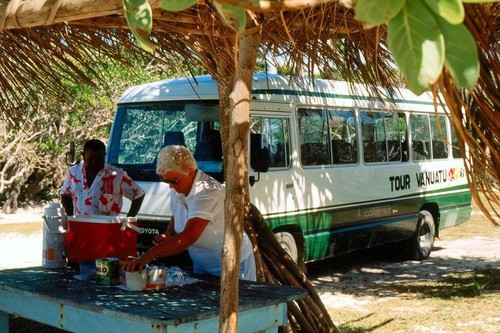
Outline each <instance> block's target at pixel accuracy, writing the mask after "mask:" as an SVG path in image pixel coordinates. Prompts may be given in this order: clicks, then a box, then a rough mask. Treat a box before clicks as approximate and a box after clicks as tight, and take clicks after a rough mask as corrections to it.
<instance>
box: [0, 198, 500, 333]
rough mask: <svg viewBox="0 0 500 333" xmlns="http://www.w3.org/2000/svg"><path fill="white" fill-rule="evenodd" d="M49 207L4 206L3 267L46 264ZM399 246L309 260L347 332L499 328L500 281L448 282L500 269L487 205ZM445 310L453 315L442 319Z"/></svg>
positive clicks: (496, 233)
mask: <svg viewBox="0 0 500 333" xmlns="http://www.w3.org/2000/svg"><path fill="white" fill-rule="evenodd" d="M42 214H43V208H42V207H34V208H31V209H24V210H20V211H19V212H18V213H17V214H14V215H5V214H0V269H8V268H15V267H27V266H38V265H41V251H42V227H43V223H42V220H41V216H42ZM394 252H397V248H393V247H388V248H383V249H371V250H367V251H361V252H357V253H355V254H351V255H347V256H344V257H340V258H335V259H332V260H326V261H322V262H319V263H312V264H309V265H308V269H309V278H310V279H311V281H312V282H313V284H314V285H315V287H316V290H317V291H318V293H319V295H320V297H321V299H322V300H323V302H324V304H325V306H326V308H327V309H328V311H329V313H330V315H331V317H332V319H333V321H334V323H335V324H336V325H337V327H339V328H340V329H341V332H346V333H347V332H438V333H448V332H450V333H451V332H464V333H465V332H500V290H499V289H500V281H494V283H492V285H493V287H492V286H491V285H490V286H489V287H488V288H484V290H482V289H481V290H482V291H483V293H482V295H480V297H476V298H474V297H472V298H470V299H464V298H457V297H454V295H453V292H454V291H453V290H452V289H453V288H454V287H453V285H449V284H446V283H443V282H442V281H447V280H449V279H450V278H453V277H456V276H463V275H464V274H473V273H474V272H477V271H481V270H485V269H486V270H499V269H500V228H498V227H494V226H493V225H492V224H491V223H490V222H488V221H487V220H486V219H485V218H484V216H482V214H481V213H480V212H478V211H474V212H473V218H472V219H471V220H470V221H468V222H467V223H465V224H463V225H461V226H458V227H453V228H450V229H447V230H444V231H443V232H442V234H441V239H437V240H436V242H435V245H434V249H433V252H432V253H431V256H430V258H429V259H427V260H425V261H422V262H419V261H401V259H398V258H397V256H395V255H394ZM472 278H473V277H472ZM462 282H464V281H462ZM426 283H430V284H431V287H428V288H423V286H425V285H426ZM490 287H492V288H490ZM436 288H437V289H438V290H440V291H437V290H436ZM431 289H432V290H431ZM447 293H448V296H449V297H447V296H443V295H447ZM475 306H479V307H480V309H479V310H477V311H476V310H474V309H473V308H474V307H475ZM457 307H458V309H457ZM441 311H443V313H449V315H448V317H445V318H442V320H441V321H439V320H438V319H436V316H440V317H442V316H443V315H442V314H441ZM456 311H458V312H462V313H461V314H458V315H455V314H454V312H456ZM26 332H29V330H28V331H26Z"/></svg>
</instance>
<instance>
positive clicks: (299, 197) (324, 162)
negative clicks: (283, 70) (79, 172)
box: [107, 75, 471, 262]
mask: <svg viewBox="0 0 500 333" xmlns="http://www.w3.org/2000/svg"><path fill="white" fill-rule="evenodd" d="M378 93H379V94H381V95H384V96H385V97H383V98H377V97H374V96H373V94H369V93H368V91H367V90H366V87H364V86H361V85H351V84H348V83H345V82H338V81H328V80H319V79H316V80H313V81H310V80H306V79H301V80H294V81H290V80H289V78H287V77H282V76H278V75H255V76H254V81H253V85H252V102H251V105H250V132H251V133H250V136H249V138H248V140H249V147H250V153H249V156H250V158H249V159H250V161H249V163H250V166H251V170H250V175H251V176H250V179H249V181H250V184H251V187H250V196H251V201H252V203H253V204H254V205H255V206H256V207H257V208H258V209H259V210H260V212H261V213H262V215H263V216H264V218H265V219H266V223H267V224H268V225H269V227H270V228H271V229H272V230H273V231H274V233H275V234H276V236H277V237H278V239H279V240H280V242H281V244H282V245H283V247H284V248H286V249H287V251H288V252H289V253H290V254H291V255H292V256H293V257H294V259H295V260H304V261H306V262H308V261H313V260H318V259H323V258H327V257H332V256H337V255H340V254H345V253H348V252H351V251H355V250H358V249H364V248H369V247H373V246H377V245H381V244H386V243H392V242H399V243H400V244H401V246H403V247H404V249H405V250H407V251H408V252H407V253H408V255H409V257H411V258H414V259H419V260H421V259H425V258H427V257H428V256H429V254H430V251H431V249H432V245H433V243H434V239H435V237H436V235H437V233H438V232H439V230H441V229H443V228H447V227H450V226H453V225H456V224H460V223H463V222H465V221H466V220H467V219H468V218H469V217H470V213H471V195H470V191H469V187H468V184H467V179H466V175H465V169H464V166H463V161H462V158H461V155H460V151H459V150H458V149H456V147H457V143H456V136H455V133H454V131H453V127H452V126H450V122H449V120H448V118H447V116H446V114H445V113H444V112H443V110H442V109H439V108H438V109H437V110H436V108H435V106H434V104H433V101H432V99H431V98H430V97H429V96H425V95H424V96H416V95H414V94H412V93H410V92H408V91H405V90H400V91H393V92H390V91H389V90H384V89H380V90H379V91H378ZM220 127H221V126H220V122H219V102H218V92H217V85H216V82H215V81H214V80H212V79H211V78H210V77H208V76H201V77H196V80H194V79H193V78H185V79H172V80H166V81H161V82H155V83H148V84H144V85H139V86H135V87H132V88H130V89H128V90H127V91H126V92H125V93H124V94H123V95H122V96H121V98H120V99H119V101H118V103H117V110H116V115H115V119H114V122H113V126H112V130H111V134H110V139H109V143H108V156H107V161H108V163H110V164H113V165H115V166H118V167H121V168H123V169H124V170H126V171H127V172H128V174H129V175H130V176H131V177H132V178H133V179H135V180H136V181H137V182H138V183H139V184H140V185H141V186H142V188H143V189H144V190H145V191H146V197H145V200H144V203H143V205H142V208H141V211H140V213H139V216H138V220H139V225H140V227H141V228H142V231H143V234H142V235H141V236H140V237H139V244H138V246H139V248H141V249H146V248H148V247H150V246H151V239H152V237H154V235H155V234H157V233H160V232H162V231H163V230H164V229H165V228H166V225H167V223H168V221H169V217H170V211H169V192H170V189H169V187H168V186H167V185H166V184H164V183H162V182H161V181H160V179H159V177H158V176H157V175H156V173H155V169H156V156H157V153H158V151H159V150H160V149H161V148H162V147H163V146H165V145H169V144H182V145H185V146H186V147H188V148H189V149H190V150H191V151H192V152H193V155H194V157H195V159H196V160H197V162H198V167H199V169H201V170H204V171H205V172H206V173H208V174H210V175H212V176H214V177H215V178H216V179H219V180H220V181H221V182H223V156H222V146H221V135H220ZM127 209H128V207H124V211H126V210H127Z"/></svg>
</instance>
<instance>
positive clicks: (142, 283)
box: [125, 270, 148, 291]
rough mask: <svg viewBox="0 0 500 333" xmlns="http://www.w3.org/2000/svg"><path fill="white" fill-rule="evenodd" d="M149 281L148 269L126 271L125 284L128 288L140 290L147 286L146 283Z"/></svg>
mask: <svg viewBox="0 0 500 333" xmlns="http://www.w3.org/2000/svg"><path fill="white" fill-rule="evenodd" d="M147 282H148V274H147V273H146V270H143V271H142V273H139V272H138V271H136V272H125V285H126V286H127V289H128V290H132V291H138V290H143V289H144V288H146V283H147Z"/></svg>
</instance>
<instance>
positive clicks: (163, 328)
mask: <svg viewBox="0 0 500 333" xmlns="http://www.w3.org/2000/svg"><path fill="white" fill-rule="evenodd" d="M75 274H78V271H75V270H72V269H69V268H59V269H53V268H52V269H51V268H44V267H30V268H21V269H9V270H0V332H8V331H9V314H14V315H17V316H21V317H25V318H28V319H31V320H35V321H37V322H41V323H44V324H47V325H51V326H54V327H58V328H61V329H64V330H68V331H71V332H95V333H99V332H106V333H108V332H120V333H123V332H134V333H138V332H178V333H181V332H197V333H199V332H207V333H214V332H217V330H218V325H219V299H220V297H219V296H220V281H219V279H217V278H213V277H208V276H201V277H198V278H199V279H200V280H201V281H199V282H197V283H194V284H190V285H185V286H176V287H168V288H164V289H161V290H150V291H139V292H137V291H135V292H132V291H127V290H123V289H120V288H117V287H105V286H99V285H96V284H94V283H91V282H88V281H80V280H77V279H75V278H74V275H75ZM305 295H306V291H305V290H304V289H301V288H295V287H290V286H280V285H269V284H261V283H255V282H248V281H240V288H239V298H240V299H239V313H238V316H239V317H238V332H242V333H246V332H255V331H263V332H276V331H277V329H278V327H279V326H283V325H286V323H287V306H286V304H287V302H288V301H292V300H297V299H300V298H303V297H305Z"/></svg>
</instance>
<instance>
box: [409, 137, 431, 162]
mask: <svg viewBox="0 0 500 333" xmlns="http://www.w3.org/2000/svg"><path fill="white" fill-rule="evenodd" d="M412 147H413V160H415V161H418V160H426V159H428V158H429V150H428V149H427V143H426V142H425V141H419V140H414V141H413V146H412Z"/></svg>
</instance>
